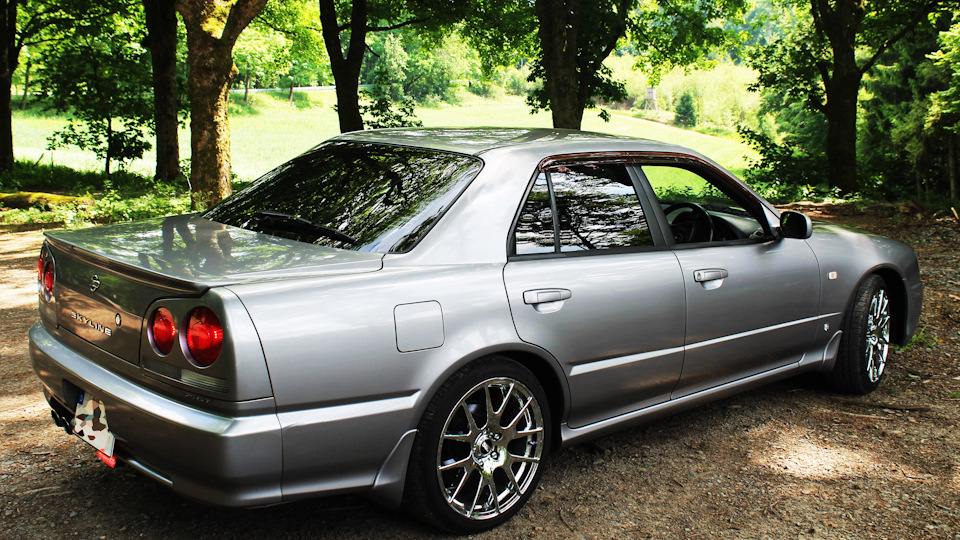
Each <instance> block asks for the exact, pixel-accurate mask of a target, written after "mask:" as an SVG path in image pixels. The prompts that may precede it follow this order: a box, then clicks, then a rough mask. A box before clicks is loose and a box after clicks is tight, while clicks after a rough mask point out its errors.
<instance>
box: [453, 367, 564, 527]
mask: <svg viewBox="0 0 960 540" xmlns="http://www.w3.org/2000/svg"><path fill="white" fill-rule="evenodd" d="M544 447H545V441H544V420H543V412H542V411H541V410H540V404H539V403H538V402H537V399H536V397H535V396H534V394H533V392H531V391H530V389H529V388H527V387H526V386H525V385H524V384H523V383H521V382H520V381H518V380H516V379H512V378H508V377H497V378H491V379H487V380H485V381H483V382H481V383H479V384H477V385H476V386H474V387H473V388H471V389H470V390H469V391H467V392H466V393H465V394H464V395H463V397H462V398H460V401H459V402H458V403H457V405H456V406H455V407H454V408H453V409H452V411H451V412H450V415H449V416H448V417H447V421H446V423H445V424H444V426H443V432H442V434H441V437H440V441H439V443H438V448H437V481H438V482H439V483H440V489H441V492H442V493H443V494H444V498H445V499H446V501H447V504H448V505H449V506H450V508H452V509H453V510H454V511H456V512H457V513H459V514H460V515H462V516H464V517H466V518H468V519H472V520H486V519H492V518H495V517H497V516H499V515H501V514H503V513H504V512H506V511H508V510H509V509H510V508H511V507H512V506H514V505H515V504H517V502H518V501H520V499H521V498H522V497H523V495H524V493H526V491H527V489H528V488H530V486H531V483H532V482H533V480H534V478H535V477H536V473H537V468H538V467H539V466H540V459H541V455H542V453H543V449H544Z"/></svg>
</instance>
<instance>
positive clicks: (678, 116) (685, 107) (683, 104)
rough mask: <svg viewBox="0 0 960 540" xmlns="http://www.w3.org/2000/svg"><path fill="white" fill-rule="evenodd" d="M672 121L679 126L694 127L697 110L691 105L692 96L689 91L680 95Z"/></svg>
mask: <svg viewBox="0 0 960 540" xmlns="http://www.w3.org/2000/svg"><path fill="white" fill-rule="evenodd" d="M674 114H675V116H674V122H676V124H677V125H679V126H686V127H694V126H696V125H697V110H696V107H694V105H693V96H691V95H690V94H689V93H687V94H684V95H682V96H680V101H678V102H677V110H676V112H675V113H674Z"/></svg>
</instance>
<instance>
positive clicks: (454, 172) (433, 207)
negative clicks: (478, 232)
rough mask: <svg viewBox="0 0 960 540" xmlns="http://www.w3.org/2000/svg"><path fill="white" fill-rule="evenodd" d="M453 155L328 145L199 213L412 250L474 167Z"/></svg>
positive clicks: (362, 246)
mask: <svg viewBox="0 0 960 540" xmlns="http://www.w3.org/2000/svg"><path fill="white" fill-rule="evenodd" d="M480 168H481V162H480V160H478V159H476V158H473V157H470V156H464V155H460V154H451V153H445V152H437V151H431V150H424V149H416V148H407V147H397V146H387V145H379V144H363V143H344V142H333V143H329V144H325V145H323V146H320V147H318V148H316V149H314V150H312V151H310V152H308V153H306V154H304V155H302V156H299V157H297V158H295V159H293V160H291V161H289V162H287V163H285V164H283V165H281V166H280V167H278V168H276V169H274V170H273V171H271V172H269V173H267V174H266V175H265V176H264V177H263V178H261V179H260V180H258V181H257V182H256V183H255V184H254V185H252V186H250V187H249V188H247V189H246V190H244V191H242V192H240V193H238V194H237V195H236V196H234V197H232V198H230V199H228V200H226V201H224V202H223V203H221V204H219V205H217V206H216V207H214V208H212V209H211V210H210V211H208V212H207V213H206V214H205V215H204V217H206V218H208V219H212V220H214V221H218V222H221V223H226V224H229V225H234V226H236V227H243V228H245V229H251V230H255V231H259V232H263V233H267V234H272V235H275V236H282V237H284V238H290V239H293V240H299V241H302V242H309V243H313V244H319V245H324V246H329V247H336V248H343V249H352V250H358V251H373V252H397V251H406V250H408V249H410V248H412V247H413V246H414V245H415V244H416V242H417V241H419V239H420V238H421V237H422V236H423V235H424V234H426V232H427V231H428V230H429V229H430V227H431V226H432V225H433V223H435V222H436V220H437V219H439V217H440V216H441V215H442V214H443V212H444V211H445V210H446V209H447V208H448V207H449V205H450V204H451V203H452V202H453V201H454V199H456V196H457V195H458V194H459V193H460V192H461V191H462V190H463V188H464V187H466V185H467V183H468V182H469V181H470V180H471V179H472V178H473V177H474V176H476V174H477V173H478V172H479V171H480Z"/></svg>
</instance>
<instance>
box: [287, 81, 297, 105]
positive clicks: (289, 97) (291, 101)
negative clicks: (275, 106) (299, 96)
mask: <svg viewBox="0 0 960 540" xmlns="http://www.w3.org/2000/svg"><path fill="white" fill-rule="evenodd" d="M296 84H297V83H295V82H294V81H290V93H289V94H288V95H287V102H288V103H293V88H294V86H296Z"/></svg>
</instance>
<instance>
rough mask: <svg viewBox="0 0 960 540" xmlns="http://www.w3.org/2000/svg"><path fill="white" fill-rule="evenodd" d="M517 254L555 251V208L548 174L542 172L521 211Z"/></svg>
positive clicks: (518, 225)
mask: <svg viewBox="0 0 960 540" xmlns="http://www.w3.org/2000/svg"><path fill="white" fill-rule="evenodd" d="M516 239H517V255H528V254H531V253H553V251H554V248H553V244H554V237H553V210H552V209H551V208H550V190H549V189H548V188H547V176H546V175H545V174H543V173H540V176H538V177H537V181H536V182H535V183H534V184H533V188H532V189H531V190H530V195H528V196H527V202H526V203H525V204H524V205H523V211H521V212H520V219H519V220H518V221H517V229H516Z"/></svg>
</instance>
